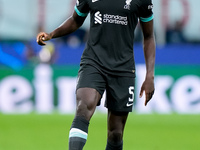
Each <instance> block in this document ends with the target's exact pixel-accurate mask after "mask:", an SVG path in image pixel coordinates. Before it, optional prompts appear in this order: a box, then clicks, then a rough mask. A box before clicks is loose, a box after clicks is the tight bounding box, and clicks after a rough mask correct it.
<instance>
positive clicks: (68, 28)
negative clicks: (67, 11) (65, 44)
mask: <svg viewBox="0 0 200 150" xmlns="http://www.w3.org/2000/svg"><path fill="white" fill-rule="evenodd" d="M85 18H86V17H80V16H78V14H77V13H76V12H75V11H74V13H73V15H72V16H71V17H69V18H68V19H67V20H66V21H65V22H64V23H63V24H61V25H60V26H59V27H58V28H56V29H55V30H54V31H52V32H51V33H49V34H48V33H45V32H40V33H39V34H38V35H37V43H38V44H39V45H45V44H46V43H45V42H44V41H48V40H51V39H52V38H57V37H61V36H64V35H68V34H70V33H72V32H74V31H76V30H77V29H78V28H79V27H80V26H81V25H82V24H83V22H84V20H85Z"/></svg>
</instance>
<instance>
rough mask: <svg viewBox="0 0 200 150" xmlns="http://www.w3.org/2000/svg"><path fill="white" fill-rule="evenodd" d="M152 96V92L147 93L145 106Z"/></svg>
mask: <svg viewBox="0 0 200 150" xmlns="http://www.w3.org/2000/svg"><path fill="white" fill-rule="evenodd" d="M150 97H151V95H150V93H146V94H145V103H144V105H145V106H147V104H148V102H149V101H150V99H151V98H150Z"/></svg>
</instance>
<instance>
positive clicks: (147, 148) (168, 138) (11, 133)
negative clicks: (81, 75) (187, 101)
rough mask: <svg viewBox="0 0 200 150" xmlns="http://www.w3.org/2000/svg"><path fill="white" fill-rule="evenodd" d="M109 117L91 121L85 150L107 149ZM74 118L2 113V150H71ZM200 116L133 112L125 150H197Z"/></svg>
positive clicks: (0, 129)
mask: <svg viewBox="0 0 200 150" xmlns="http://www.w3.org/2000/svg"><path fill="white" fill-rule="evenodd" d="M106 119H107V118H106V115H105V114H104V115H103V114H97V113H96V114H95V115H94V116H93V118H92V120H91V122H90V128H89V135H88V141H87V143H86V146H85V148H84V149H85V150H104V149H105V145H106V128H107V127H106ZM72 120H73V115H60V114H57V113H55V114H52V115H38V114H29V115H2V114H0V150H67V149H68V133H69V129H70V125H71V122H72ZM199 140H200V115H177V114H173V115H158V114H153V115H137V114H135V113H131V114H130V115H129V118H128V122H127V125H126V128H125V133H124V150H197V149H199V148H200V142H199Z"/></svg>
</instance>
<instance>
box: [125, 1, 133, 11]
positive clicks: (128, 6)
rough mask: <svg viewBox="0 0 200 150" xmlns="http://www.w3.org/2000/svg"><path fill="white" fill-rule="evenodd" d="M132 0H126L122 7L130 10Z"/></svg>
mask: <svg viewBox="0 0 200 150" xmlns="http://www.w3.org/2000/svg"><path fill="white" fill-rule="evenodd" d="M131 2H132V0H126V5H124V9H128V10H130V6H131Z"/></svg>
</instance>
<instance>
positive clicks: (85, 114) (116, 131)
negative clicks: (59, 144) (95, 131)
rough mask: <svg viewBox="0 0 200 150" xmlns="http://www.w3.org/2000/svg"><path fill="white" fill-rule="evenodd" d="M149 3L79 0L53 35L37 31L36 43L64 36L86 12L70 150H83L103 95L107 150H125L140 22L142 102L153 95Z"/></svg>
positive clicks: (127, 0) (153, 56)
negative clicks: (87, 28) (86, 33)
mask: <svg viewBox="0 0 200 150" xmlns="http://www.w3.org/2000/svg"><path fill="white" fill-rule="evenodd" d="M152 7H153V4H152V2H151V0H77V3H76V5H75V9H74V12H73V14H72V16H71V17H69V18H68V19H67V20H66V21H65V22H64V23H63V24H62V25H61V26H59V27H58V28H57V29H55V30H54V31H52V32H51V33H49V34H48V33H45V32H41V33H39V34H38V35H37V42H38V44H40V45H45V41H48V40H50V39H52V38H57V37H61V36H64V35H68V34H70V33H72V32H74V31H75V30H77V29H78V28H79V27H80V26H81V25H82V24H83V22H84V20H85V18H86V16H87V15H88V13H90V33H89V38H88V41H87V44H86V47H85V50H84V52H83V54H82V57H81V62H80V69H79V72H78V82H77V88H76V101H77V108H76V114H75V117H74V120H73V123H72V125H71V129H70V133H69V150H82V149H83V147H84V145H85V143H86V140H87V135H88V126H89V121H90V119H91V117H92V115H93V114H94V111H95V109H96V106H98V105H100V101H101V98H102V95H103V93H104V91H105V90H106V102H105V106H106V107H107V109H108V119H107V120H108V122H107V126H108V128H107V129H108V133H107V145H106V150H122V149H123V132H124V127H125V123H126V120H127V117H128V114H129V112H131V111H132V105H133V100H134V86H135V62H134V55H133V39H134V30H135V27H136V25H137V23H138V20H139V22H140V25H141V28H142V31H143V37H144V41H143V48H144V57H145V62H146V77H145V80H144V82H143V84H142V87H141V91H140V97H142V95H143V92H145V102H144V104H145V105H147V103H148V102H149V101H150V99H151V98H152V96H153V93H154V63H155V40H154V33H153V32H154V31H153V12H152Z"/></svg>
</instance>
